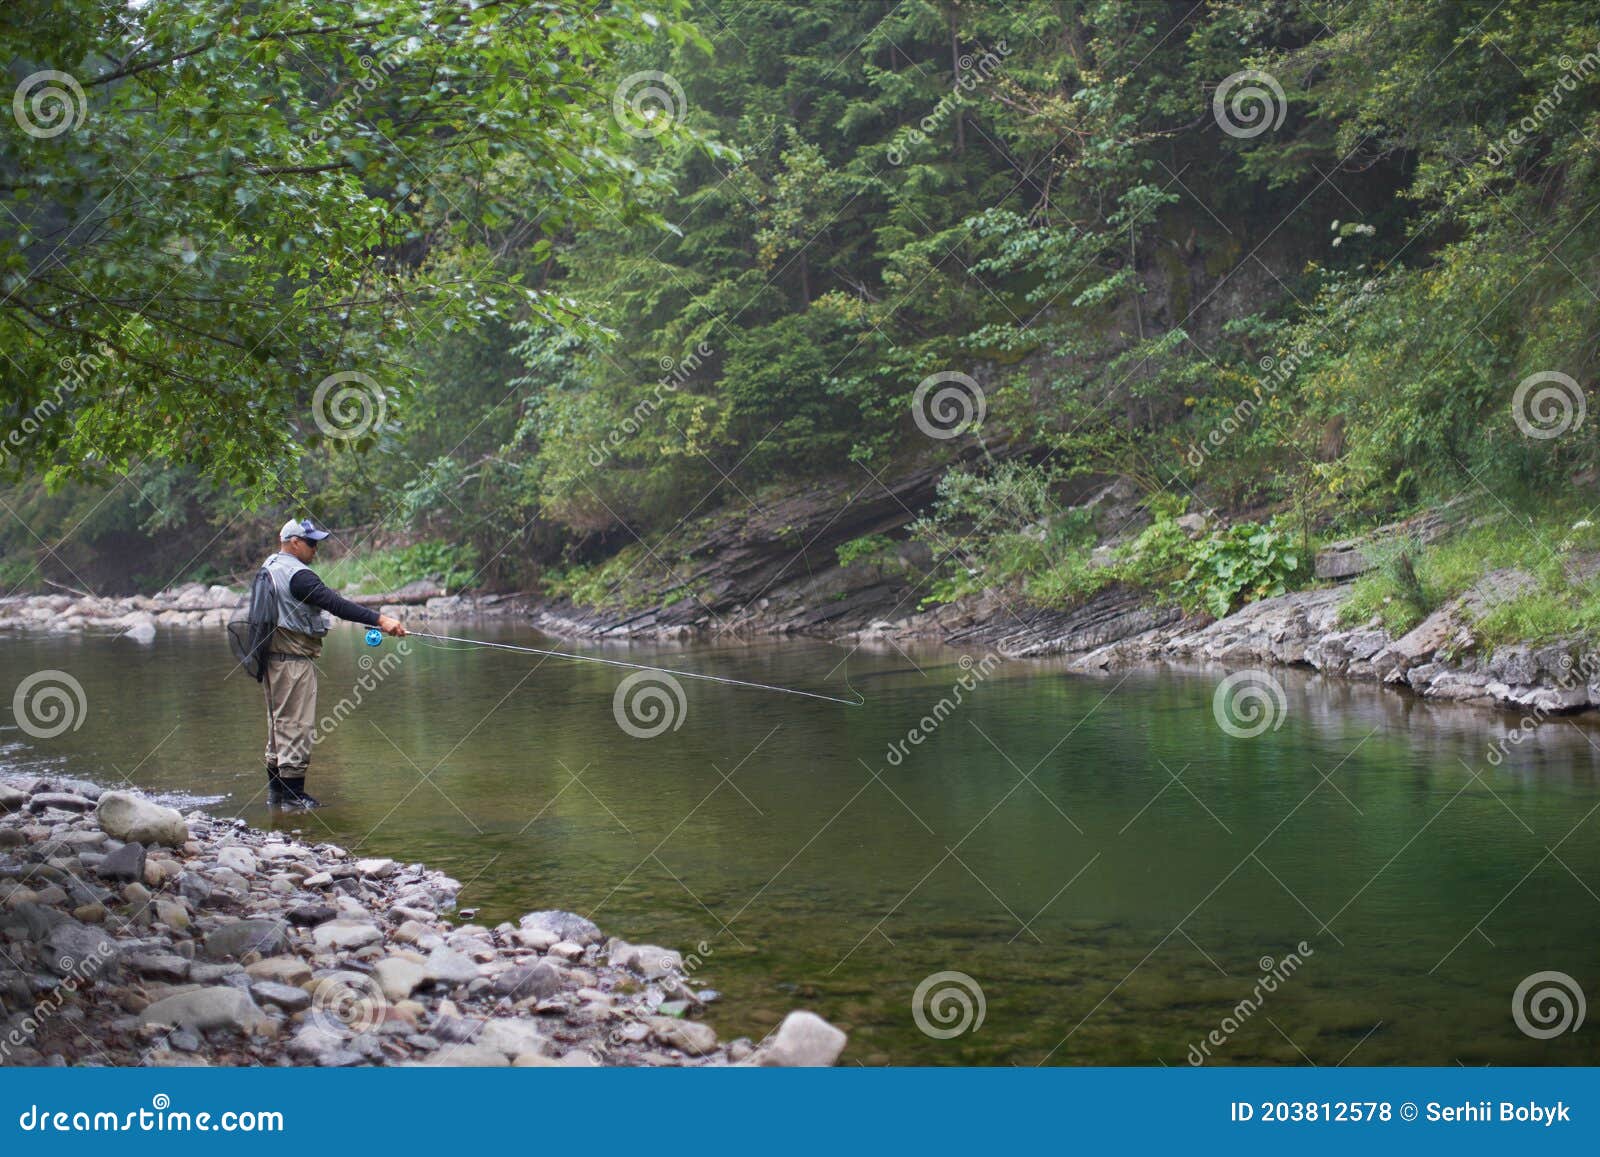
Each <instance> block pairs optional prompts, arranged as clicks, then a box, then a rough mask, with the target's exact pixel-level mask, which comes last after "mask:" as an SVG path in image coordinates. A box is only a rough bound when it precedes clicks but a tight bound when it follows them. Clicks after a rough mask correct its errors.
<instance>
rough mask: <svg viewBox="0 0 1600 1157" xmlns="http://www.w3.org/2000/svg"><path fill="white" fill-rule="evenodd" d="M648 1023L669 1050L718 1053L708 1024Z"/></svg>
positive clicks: (654, 1019) (652, 1020)
mask: <svg viewBox="0 0 1600 1157" xmlns="http://www.w3.org/2000/svg"><path fill="white" fill-rule="evenodd" d="M646 1023H647V1024H648V1025H649V1026H650V1033H651V1035H652V1036H654V1037H655V1038H656V1040H658V1041H660V1042H661V1043H662V1044H664V1045H666V1046H667V1047H669V1048H675V1049H682V1050H683V1051H684V1052H686V1053H688V1054H689V1055H690V1056H692V1057H701V1056H705V1054H707V1053H709V1052H715V1051H716V1048H717V1034H716V1032H715V1031H714V1030H713V1029H712V1027H711V1026H710V1025H708V1024H702V1023H701V1022H700V1021H697V1020H679V1019H678V1018H676V1017H671V1016H652V1017H649V1018H647V1019H646ZM834 1031H836V1032H837V1031H838V1030H837V1029H835V1030H834ZM840 1035H841V1036H842V1035H843V1034H842V1033H841V1034H840ZM826 1063H828V1064H832V1063H833V1062H832V1061H828V1062H826Z"/></svg>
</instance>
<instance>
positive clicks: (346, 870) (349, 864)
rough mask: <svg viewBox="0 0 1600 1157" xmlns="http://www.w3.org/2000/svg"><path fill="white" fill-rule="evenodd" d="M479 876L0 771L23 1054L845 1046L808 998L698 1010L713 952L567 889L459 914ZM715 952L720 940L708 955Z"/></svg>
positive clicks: (588, 1055) (154, 1060)
mask: <svg viewBox="0 0 1600 1157" xmlns="http://www.w3.org/2000/svg"><path fill="white" fill-rule="evenodd" d="M460 887H461V885H460V884H459V883H458V882H457V881H455V880H453V879H451V878H450V877H449V876H447V875H445V874H444V873H442V872H439V871H435V870H431V869H428V868H426V867H425V866H423V865H422V864H418V863H413V864H401V863H398V862H396V861H395V860H392V859H388V858H384V857H372V858H363V857H359V856H356V855H354V854H352V853H350V852H348V851H346V850H345V849H343V848H340V847H338V846H336V845H333V844H327V843H308V842H305V841H303V840H302V839H301V838H300V836H299V833H298V832H296V833H292V834H288V835H285V834H284V833H281V832H269V831H262V830H260V829H255V828H251V827H249V826H248V825H246V824H245V823H244V821H243V820H235V819H226V818H219V817H215V816H212V815H209V814H207V813H205V812H203V811H199V810H194V811H190V812H188V813H186V814H185V813H180V812H178V811H177V810H176V809H174V808H170V807H167V806H165V805H163V804H160V803H158V802H156V801H155V800H152V799H151V798H150V797H147V796H145V795H143V794H142V793H138V792H131V791H121V790H111V789H106V788H103V787H101V786H100V785H98V784H95V783H92V782H90V781H87V780H83V779H77V778H70V777H65V776H31V775H30V776H24V775H18V774H14V773H10V772H4V773H0V941H3V943H4V948H5V950H4V954H3V955H0V1067H4V1066H21V1065H72V1064H87V1065H113V1066H138V1065H147V1066H208V1065H280V1066H281V1065H299V1066H332V1067H344V1066H354V1065H436V1066H449V1067H504V1066H516V1067H549V1066H559V1067H591V1066H599V1065H622V1066H644V1067H680V1066H702V1065H769V1066H820V1065H831V1064H833V1063H834V1062H835V1061H836V1060H837V1059H838V1056H839V1053H840V1052H841V1051H842V1050H843V1048H844V1046H845V1043H846V1037H845V1034H844V1033H842V1032H840V1031H839V1030H838V1029H836V1028H834V1027H833V1026H831V1025H829V1024H828V1023H827V1022H826V1021H824V1020H822V1018H820V1017H818V1016H816V1015H815V1014H813V1013H810V1012H805V1011H796V1012H791V1013H789V1014H788V1015H787V1016H786V1017H785V1019H784V1020H783V1022H782V1023H781V1024H780V1025H778V1026H776V1027H775V1029H774V1030H773V1031H772V1032H771V1033H770V1034H769V1035H768V1036H767V1037H766V1038H765V1039H764V1040H763V1041H761V1042H759V1043H757V1042H752V1041H750V1040H748V1039H746V1038H739V1039H735V1040H732V1041H721V1040H719V1039H718V1037H717V1033H716V1031H715V1030H714V1029H713V1028H712V1027H711V1026H710V1025H709V1024H707V1023H706V1022H705V1021H704V1020H701V1019H698V1017H699V1016H700V1015H702V1014H703V1013H704V1012H705V1010H706V1008H707V1006H708V1005H710V1004H712V1003H713V1002H714V1001H715V1000H716V999H717V994H716V993H715V992H714V991H711V990H709V989H705V988H703V987H697V986H695V985H693V984H691V978H692V977H693V976H694V974H695V972H696V971H697V970H698V968H699V966H700V964H701V963H702V961H701V960H700V958H699V957H697V956H695V955H693V954H690V955H687V956H686V955H684V954H681V953H679V952H678V951H676V950H673V949H669V948H662V947H658V946H655V945H648V944H630V943H627V942H626V941H623V940H620V939H618V938H616V937H607V936H606V935H605V934H604V933H602V932H601V930H600V929H599V928H598V927H597V926H596V925H595V924H593V923H592V922H591V921H589V920H587V919H585V918H584V917H582V916H579V915H577V914H575V913H572V912H566V911H561V910H557V909H548V910H543V911H536V912H529V913H527V914H525V915H523V916H522V917H521V918H520V920H519V921H518V922H517V923H515V924H513V923H510V922H505V923H502V924H499V925H497V926H496V927H494V928H492V929H491V928H486V927H484V926H482V925H478V924H474V923H471V922H462V923H459V924H458V923H457V922H456V920H455V919H454V918H453V917H454V910H455V899H456V894H457V892H458V891H459V890H460ZM707 955H709V953H707Z"/></svg>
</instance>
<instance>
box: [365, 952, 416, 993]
mask: <svg viewBox="0 0 1600 1157" xmlns="http://www.w3.org/2000/svg"><path fill="white" fill-rule="evenodd" d="M372 978H373V979H374V980H376V981H377V982H378V987H379V988H380V989H382V990H383V995H384V997H385V998H387V999H388V1000H392V1001H401V1000H404V999H406V997H408V996H410V995H411V994H412V992H414V991H415V990H416V988H417V986H418V985H420V984H422V983H423V982H424V981H425V980H427V979H428V970H427V968H426V967H425V966H423V965H421V964H418V963H417V962H416V961H414V960H407V959H406V958H405V957H403V956H386V957H384V958H383V959H382V960H380V961H378V963H377V964H376V965H374V966H373V969H372Z"/></svg>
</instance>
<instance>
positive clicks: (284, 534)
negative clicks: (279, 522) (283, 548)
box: [278, 518, 328, 542]
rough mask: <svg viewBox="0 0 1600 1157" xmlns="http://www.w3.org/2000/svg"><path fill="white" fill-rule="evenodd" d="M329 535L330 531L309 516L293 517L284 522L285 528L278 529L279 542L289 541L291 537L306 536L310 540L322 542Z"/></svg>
mask: <svg viewBox="0 0 1600 1157" xmlns="http://www.w3.org/2000/svg"><path fill="white" fill-rule="evenodd" d="M327 537H328V532H327V531H326V530H323V529H322V528H321V527H319V526H318V525H317V524H316V523H314V522H312V521H311V520H310V519H309V518H291V519H290V520H289V521H288V522H286V523H284V524H283V529H282V530H280V531H278V541H279V542H288V541H289V540H290V539H291V538H304V539H306V540H308V541H310V542H321V541H322V540H323V539H325V538H327Z"/></svg>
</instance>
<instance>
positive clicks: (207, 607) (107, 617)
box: [0, 583, 527, 643]
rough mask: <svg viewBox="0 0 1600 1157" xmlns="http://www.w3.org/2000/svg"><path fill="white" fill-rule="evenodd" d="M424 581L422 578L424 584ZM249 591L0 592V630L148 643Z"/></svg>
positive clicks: (236, 607)
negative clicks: (0, 594)
mask: <svg viewBox="0 0 1600 1157" xmlns="http://www.w3.org/2000/svg"><path fill="white" fill-rule="evenodd" d="M423 585H427V584H423ZM248 601H249V595H248V593H247V592H245V591H240V590H233V589H231V588H229V587H225V586H216V585H212V586H206V585H205V584H203V583H187V584H185V585H183V586H180V587H174V588H172V589H170V590H165V591H161V592H160V593H159V594H154V595H127V596H125V597H120V598H118V597H104V598H103V597H100V596H97V595H69V594H56V595H17V596H12V597H10V598H0V630H17V631H43V632H47V633H49V634H70V633H73V632H91V633H98V634H107V635H125V636H127V637H128V638H130V639H133V640H134V641H135V642H140V643H149V642H153V641H154V640H155V637H156V631H157V629H166V628H195V627H215V628H221V627H225V626H227V624H228V620H230V619H235V618H238V617H239V616H241V615H243V614H244V613H245V610H246V606H245V604H246V603H247V602H248ZM373 607H374V609H375V610H377V611H379V612H380V613H381V614H388V615H394V616H395V617H396V618H399V619H404V620H405V621H407V622H417V621H420V620H439V619H459V618H474V617H480V616H494V615H510V614H525V613H526V610H527V607H526V604H525V603H524V602H523V601H522V599H521V598H520V596H517V595H498V594H486V595H436V596H434V597H431V598H428V599H426V600H424V601H422V602H419V603H416V604H414V605H413V604H400V603H382V602H377V601H373Z"/></svg>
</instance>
